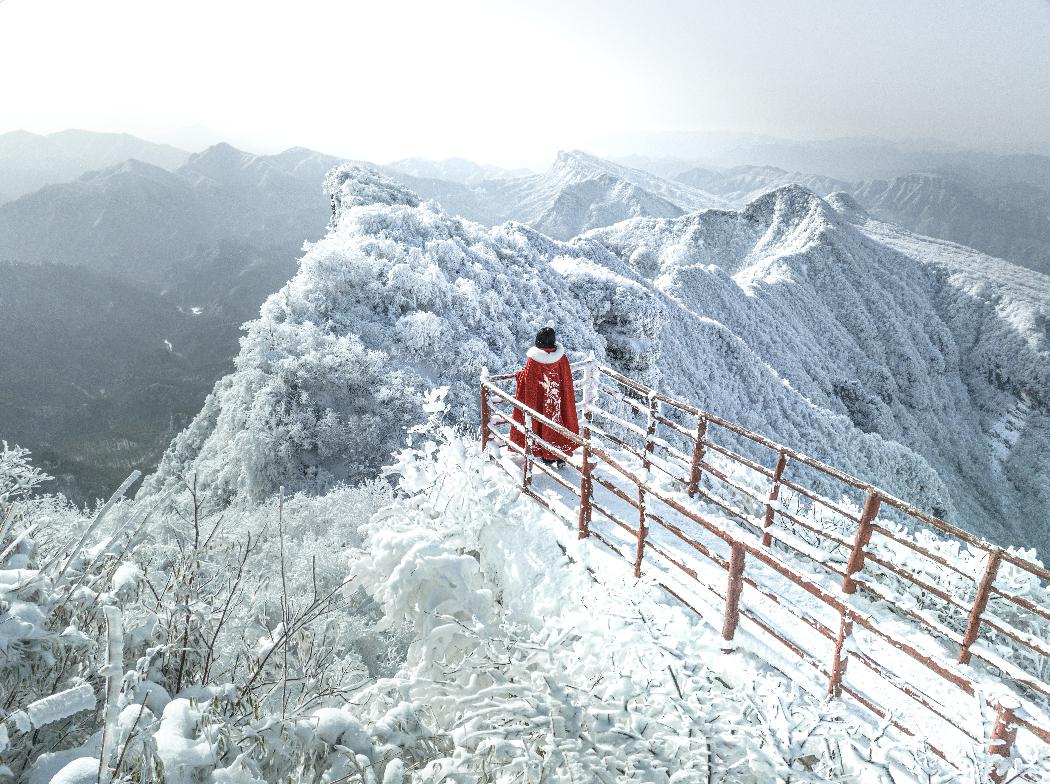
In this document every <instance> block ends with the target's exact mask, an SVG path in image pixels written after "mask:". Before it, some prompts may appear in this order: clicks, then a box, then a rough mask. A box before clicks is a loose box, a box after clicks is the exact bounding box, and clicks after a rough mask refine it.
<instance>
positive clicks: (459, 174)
mask: <svg viewBox="0 0 1050 784" xmlns="http://www.w3.org/2000/svg"><path fill="white" fill-rule="evenodd" d="M383 169H384V170H385V171H388V172H391V173H394V174H407V175H409V176H410V177H417V178H420V179H425V180H448V181H449V182H458V183H460V184H461V185H474V184H475V183H479V182H481V181H483V180H502V179H508V178H511V177H525V176H528V175H529V174H531V173H532V172H530V171H529V170H528V169H504V168H502V167H500V166H492V165H485V164H478V163H474V161H468V160H467V159H466V158H446V159H445V160H442V161H432V160H429V159H427V158H403V159H402V160H399V161H394V162H393V163H388V164H386V165H385V166H384V167H383Z"/></svg>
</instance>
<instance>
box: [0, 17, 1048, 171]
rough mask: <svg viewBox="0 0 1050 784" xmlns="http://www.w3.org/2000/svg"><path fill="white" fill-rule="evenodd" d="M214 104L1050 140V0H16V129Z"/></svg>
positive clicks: (289, 137) (204, 114)
mask: <svg viewBox="0 0 1050 784" xmlns="http://www.w3.org/2000/svg"><path fill="white" fill-rule="evenodd" d="M194 126H203V127H205V128H207V129H209V130H208V131H198V133H199V134H203V136H204V137H206V136H208V135H209V134H210V135H211V136H215V137H218V136H221V137H225V138H227V139H229V140H230V141H232V142H234V143H235V144H240V145H241V146H245V147H247V148H249V149H253V150H256V151H273V150H277V149H283V148H285V147H288V146H292V145H302V146H307V147H313V148H316V149H320V150H323V151H325V152H330V153H333V154H340V155H347V156H354V157H360V158H365V159H369V160H374V161H377V162H385V161H388V160H391V159H394V158H400V157H406V156H410V155H419V156H424V157H435V158H440V157H448V156H453V155H462V156H464V157H469V158H472V159H474V160H479V161H485V162H494V163H501V164H504V165H513V164H522V163H524V164H536V163H537V162H539V164H541V165H542V164H545V163H547V162H548V161H549V159H550V158H551V157H552V156H553V154H554V152H555V151H556V150H558V149H562V148H570V147H583V148H586V149H591V150H593V151H595V152H598V153H601V152H602V151H603V147H608V146H615V144H616V140H617V139H622V138H623V137H626V136H628V135H631V136H633V135H635V134H647V133H656V132H664V131H710V130H726V131H740V132H753V133H764V134H770V135H774V136H779V137H789V138H826V137H833V136H852V135H878V136H884V137H888V138H916V137H936V138H941V139H945V140H948V141H952V142H957V143H960V144H963V145H966V146H978V147H986V148H992V149H1027V150H1031V151H1041V152H1050V132H1048V129H1050V0H988V1H987V2H979V1H976V0H975V1H970V0H923V1H922V2H916V1H915V0H870V1H865V2H862V1H861V0H797V1H796V2H786V1H784V0H766V1H764V2H758V1H757V0H754V1H751V0H745V1H743V2H739V1H738V0H724V1H722V2H714V1H712V2H701V0H694V1H693V2H637V1H629V0H571V1H570V0H562V1H561V2H557V1H555V0H539V1H533V2H529V3H527V4H526V3H510V2H502V1H500V0H487V1H486V2H454V1H453V0H446V2H440V0H431V1H430V2H368V3H364V2H348V1H346V0H344V1H343V2H330V1H327V0H287V1H286V2H280V3H278V2H270V0H252V1H251V2H242V1H241V0H210V2H205V1H202V0H180V1H176V0H168V1H167V2H159V1H158V0H6V1H4V0H0V132H3V131H7V130H13V129H15V128H25V129H27V130H31V131H35V132H40V133H43V132H50V131H55V130H61V129H64V128H69V127H77V128H88V129H92V130H112V131H128V132H130V133H136V134H139V135H143V136H147V137H151V138H157V137H160V136H164V135H167V136H168V138H176V137H173V136H172V135H171V134H172V132H173V131H176V130H178V129H186V128H192V127H194ZM177 138H178V139H180V140H183V141H187V140H188V139H187V134H186V133H183V134H182V135H181V136H179V137H177ZM208 140H209V141H210V140H211V139H208ZM638 152H654V150H638Z"/></svg>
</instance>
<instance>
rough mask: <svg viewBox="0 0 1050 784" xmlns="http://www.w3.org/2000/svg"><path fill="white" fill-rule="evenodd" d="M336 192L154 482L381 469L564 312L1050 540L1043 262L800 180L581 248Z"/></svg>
mask: <svg viewBox="0 0 1050 784" xmlns="http://www.w3.org/2000/svg"><path fill="white" fill-rule="evenodd" d="M329 186H330V188H331V189H332V190H333V192H334V193H335V196H336V199H337V203H338V217H337V220H336V221H335V223H334V224H333V225H332V226H331V227H330V230H329V233H328V235H327V236H326V237H325V238H323V239H322V240H320V241H319V242H318V243H316V244H315V245H313V246H312V247H311V248H310V249H309V251H308V252H307V254H306V255H305V257H304V258H303V260H302V262H301V264H300V269H299V273H298V274H297V275H296V277H295V278H294V279H293V280H292V281H291V282H290V283H289V284H288V285H287V286H286V287H285V288H283V289H282V290H281V291H279V292H278V293H277V294H275V295H274V296H272V297H271V298H270V299H269V300H268V301H267V302H266V304H265V305H264V307H263V310H262V313H261V316H260V318H259V319H258V320H257V321H255V322H253V323H252V324H250V325H249V327H248V333H247V335H246V337H245V338H244V340H243V342H242V350H241V354H240V356H239V357H238V359H237V371H236V372H235V373H234V374H233V375H231V376H230V377H228V378H226V379H224V380H223V381H222V382H220V384H219V385H218V386H217V387H216V390H215V392H214V393H213V395H212V396H211V397H210V398H209V400H208V402H207V403H206V405H205V408H204V411H203V412H202V413H201V415H200V416H199V417H198V418H197V420H196V421H195V422H194V424H193V425H192V426H191V427H190V428H189V429H188V430H187V431H186V432H184V433H183V434H181V435H180V436H179V437H178V438H177V439H176V441H175V442H174V443H173V445H172V448H171V449H170V450H169V453H168V454H167V456H166V458H165V460H164V461H163V463H162V465H161V468H160V469H159V471H158V474H157V475H155V476H154V477H153V478H152V479H151V480H150V482H149V486H150V487H151V488H153V489H156V488H159V487H161V486H163V485H165V484H166V483H168V482H171V481H173V479H174V478H175V477H176V476H177V475H178V474H179V473H180V472H185V471H187V470H189V469H191V468H195V469H199V473H200V475H201V476H209V477H214V482H215V484H216V486H217V489H218V490H219V492H220V493H221V494H223V495H225V496H227V497H232V496H234V495H237V494H248V495H249V496H255V497H262V496H265V495H266V494H268V493H271V492H273V491H274V490H275V489H276V487H277V486H278V485H280V484H284V485H286V486H288V487H291V488H303V489H307V488H317V487H323V486H326V485H328V484H331V483H333V482H336V481H339V480H341V479H344V478H346V477H353V476H356V475H358V473H359V472H361V471H369V470H374V469H375V468H376V467H377V466H378V465H380V464H381V462H382V459H383V458H384V457H385V455H386V453H387V452H389V450H390V449H392V448H394V447H396V446H397V444H398V443H399V442H400V440H401V438H402V433H401V428H402V427H403V425H404V424H405V423H407V422H408V421H410V419H411V410H412V409H413V407H414V406H415V405H416V404H417V402H418V400H419V399H420V395H421V392H422V391H423V390H424V389H425V388H426V387H427V386H429V385H437V384H447V385H450V386H451V393H450V399H451V401H452V404H453V411H454V412H455V414H456V415H457V416H458V417H459V418H461V419H463V420H465V421H468V422H472V421H476V420H477V404H476V383H477V377H478V374H479V372H480V371H481V369H482V367H483V366H488V367H489V368H492V369H494V370H495V369H500V370H504V369H509V368H513V367H515V366H516V365H517V364H518V363H519V362H520V357H521V355H522V354H523V352H524V350H525V348H526V347H527V346H528V345H529V344H530V342H531V337H532V334H533V333H534V331H535V329H536V328H537V327H538V326H540V325H542V324H543V323H545V322H547V321H548V320H553V321H554V322H555V323H556V324H557V325H558V327H559V329H560V331H561V334H562V336H563V338H564V341H565V343H566V344H567V347H568V348H569V349H576V350H586V349H593V350H595V351H596V352H597V354H598V356H599V358H603V357H604V358H605V359H606V360H607V361H608V362H610V363H612V364H614V365H615V366H617V367H619V368H621V369H622V370H624V371H626V372H628V373H631V374H634V375H637V376H640V377H641V378H643V380H646V381H649V382H651V383H655V384H657V385H659V386H661V387H663V388H665V389H667V390H669V391H671V392H674V393H676V394H678V395H680V396H682V397H685V398H688V399H691V400H693V401H696V402H697V403H699V404H701V405H704V406H705V407H708V408H710V409H712V410H714V411H716V412H717V413H719V414H721V415H723V416H725V417H728V418H731V419H735V420H737V421H740V422H741V423H742V424H744V425H746V426H748V427H750V428H752V429H755V430H758V431H760V432H764V433H767V434H769V435H771V436H774V437H776V438H777V439H779V440H781V441H783V442H786V443H790V444H792V445H794V446H796V447H798V448H800V449H802V450H804V451H807V452H809V453H811V454H813V455H814V456H817V457H819V458H821V459H824V460H827V461H829V462H831V463H834V464H836V465H839V466H840V467H842V468H844V469H846V470H848V471H850V472H852V473H855V474H857V475H860V476H862V477H865V478H868V479H870V480H872V481H874V482H876V483H879V484H881V485H883V486H885V487H886V488H887V489H888V490H890V491H891V492H896V493H898V494H899V495H901V496H903V497H906V498H909V499H913V500H915V501H917V502H920V503H922V504H924V505H925V506H926V508H928V509H933V510H934V511H936V512H938V513H942V514H945V515H947V516H949V518H951V519H955V520H957V521H959V522H961V523H962V524H963V525H965V526H968V527H971V528H973V529H974V530H977V531H979V532H981V533H983V534H986V535H989V536H992V537H995V538H998V539H1001V540H1007V541H1012V542H1020V541H1025V542H1030V543H1038V544H1045V543H1046V541H1047V537H1046V526H1045V523H1043V522H1041V521H1043V520H1045V518H1046V513H1047V510H1048V508H1050V496H1048V491H1047V489H1046V487H1045V482H1040V480H1039V478H1038V477H1040V476H1044V477H1045V476H1046V472H1045V467H1044V466H1043V465H1042V464H1040V463H1039V460H1042V459H1045V458H1041V457H1039V456H1040V455H1046V454H1050V426H1048V423H1050V418H1048V414H1047V410H1048V401H1047V400H1046V394H1045V390H1046V389H1050V357H1048V352H1047V335H1046V319H1047V314H1048V312H1050V290H1048V285H1047V282H1046V280H1045V279H1044V278H1042V277H1040V276H1037V275H1032V274H1029V273H1026V272H1025V271H1023V270H1020V269H1018V268H1015V267H1012V266H1010V265H1005V264H1002V263H1000V264H1001V266H1002V267H1003V269H1002V270H999V271H997V272H993V274H992V275H987V274H983V273H982V272H981V270H980V263H981V262H980V260H981V259H984V258H985V257H979V256H975V255H974V254H973V253H972V252H969V251H966V250H964V249H960V248H958V247H957V246H951V245H945V244H939V243H935V242H933V241H930V240H928V239H925V238H920V237H915V236H913V235H909V234H907V233H904V232H900V231H898V230H895V229H892V228H889V227H886V226H884V225H883V224H879V223H877V222H875V221H871V220H869V219H868V218H867V216H866V215H865V214H864V213H863V211H862V210H860V208H858V207H857V206H856V205H855V203H853V202H851V201H850V200H849V198H848V197H839V196H836V197H834V198H833V199H832V200H831V202H830V203H829V202H825V201H824V200H822V199H820V198H819V197H817V196H815V195H814V194H813V193H811V192H809V191H807V190H805V189H803V188H801V187H788V188H784V189H780V190H777V191H774V192H772V193H770V194H768V195H766V196H764V197H762V198H761V199H759V200H757V201H755V202H753V203H752V204H750V205H748V207H746V208H745V209H743V210H741V211H739V212H734V211H724V210H710V211H706V212H701V213H696V214H692V215H686V216H681V217H677V218H671V219H657V218H641V219H635V220H631V221H626V222H624V223H620V224H618V225H616V226H613V227H610V228H607V229H599V230H595V231H593V232H590V233H589V234H586V235H584V236H582V237H579V238H577V239H576V240H574V241H573V242H572V243H561V242H557V241H554V240H551V239H549V238H548V237H546V236H544V235H542V234H540V233H539V232H536V231H533V230H530V229H527V228H525V227H522V226H520V225H509V226H503V227H497V228H493V229H485V228H483V227H481V226H478V225H476V224H473V223H470V222H468V221H464V220H462V219H457V218H450V217H448V216H446V215H445V214H444V213H442V212H441V211H440V210H439V209H437V208H436V207H435V206H433V205H432V204H420V202H419V200H418V199H417V198H416V197H415V195H413V194H412V193H410V192H409V191H407V190H405V189H404V188H401V187H398V186H396V185H394V184H393V183H392V182H390V181H389V180H387V179H386V178H384V177H382V176H380V175H377V174H375V173H372V172H368V171H366V170H362V169H344V170H341V171H338V172H336V173H334V174H333V175H332V176H331V178H330V181H329ZM986 261H987V262H991V260H987V259H986ZM1007 274H1009V275H1010V276H1012V278H1011V280H1010V281H1006V279H1005V278H1006V277H1007ZM978 297H980V298H982V299H977V298H978ZM982 303H983V304H982ZM1019 400H1024V401H1026V406H1027V408H1025V409H1024V410H1025V412H1026V413H1025V414H1024V416H1023V417H1019V416H1018V415H1017V414H1016V412H1017V411H1018V409H1017V404H1018V401H1019ZM1010 411H1013V412H1015V413H1014V414H1013V415H1012V419H1011V422H1012V423H1013V425H1012V426H1013V427H1015V429H1017V437H1016V439H1015V441H1014V443H1013V445H1012V446H1009V447H1004V446H1003V439H1002V437H1001V429H1002V422H1003V417H1004V416H1006V415H1007V412H1010ZM993 445H994V446H993ZM1004 449H1005V452H1004ZM1033 521H1036V522H1034V523H1033ZM1026 529H1027V530H1026Z"/></svg>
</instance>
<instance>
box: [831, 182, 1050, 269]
mask: <svg viewBox="0 0 1050 784" xmlns="http://www.w3.org/2000/svg"><path fill="white" fill-rule="evenodd" d="M850 190H851V192H852V193H853V195H854V196H855V197H856V198H857V201H859V202H860V203H861V204H863V205H864V206H865V207H866V208H867V209H868V210H869V211H870V212H871V213H872V214H873V215H876V216H878V217H881V218H884V219H885V220H889V221H893V222H894V223H899V224H900V225H901V226H904V227H905V228H907V229H909V230H911V231H914V232H917V233H919V234H929V235H931V236H933V237H940V238H942V239H947V240H951V241H953V242H959V243H961V244H963V245H969V246H970V247H972V248H977V249H978V250H982V251H984V252H986V253H990V254H992V255H995V256H1000V257H1002V258H1004V259H1009V260H1010V261H1013V262H1015V263H1017V264H1021V265H1024V266H1025V267H1028V268H1029V269H1033V270H1035V271H1036V272H1042V273H1043V274H1045V275H1050V191H1046V190H1042V189H1040V188H1036V187H1035V186H1030V185H1024V184H1018V183H1011V184H1009V185H1000V186H996V187H992V188H989V187H983V188H982V187H975V186H974V185H972V184H970V183H967V182H965V181H964V180H962V179H960V178H959V177H955V176H950V175H946V174H938V173H934V174H926V173H918V174H909V175H907V176H904V177H897V178H896V179H894V180H890V181H886V180H873V181H870V182H865V183H860V184H859V185H857V186H855V187H853V188H851V189H850Z"/></svg>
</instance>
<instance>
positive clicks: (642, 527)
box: [634, 392, 657, 577]
mask: <svg viewBox="0 0 1050 784" xmlns="http://www.w3.org/2000/svg"><path fill="white" fill-rule="evenodd" d="M656 411H657V400H656V398H655V397H653V395H652V393H651V392H650V393H649V421H648V422H647V423H646V428H645V450H644V451H643V453H642V454H644V455H645V457H643V458H642V477H641V482H639V484H638V546H637V548H636V550H635V555H634V576H635V577H641V576H642V559H643V558H644V557H645V537H646V536H647V535H648V534H649V526H648V524H647V523H646V517H645V484H644V482H646V481H647V480H648V478H649V469H650V468H651V467H652V454H653V449H655V447H656V444H654V443H653V436H654V435H655V434H656Z"/></svg>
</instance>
